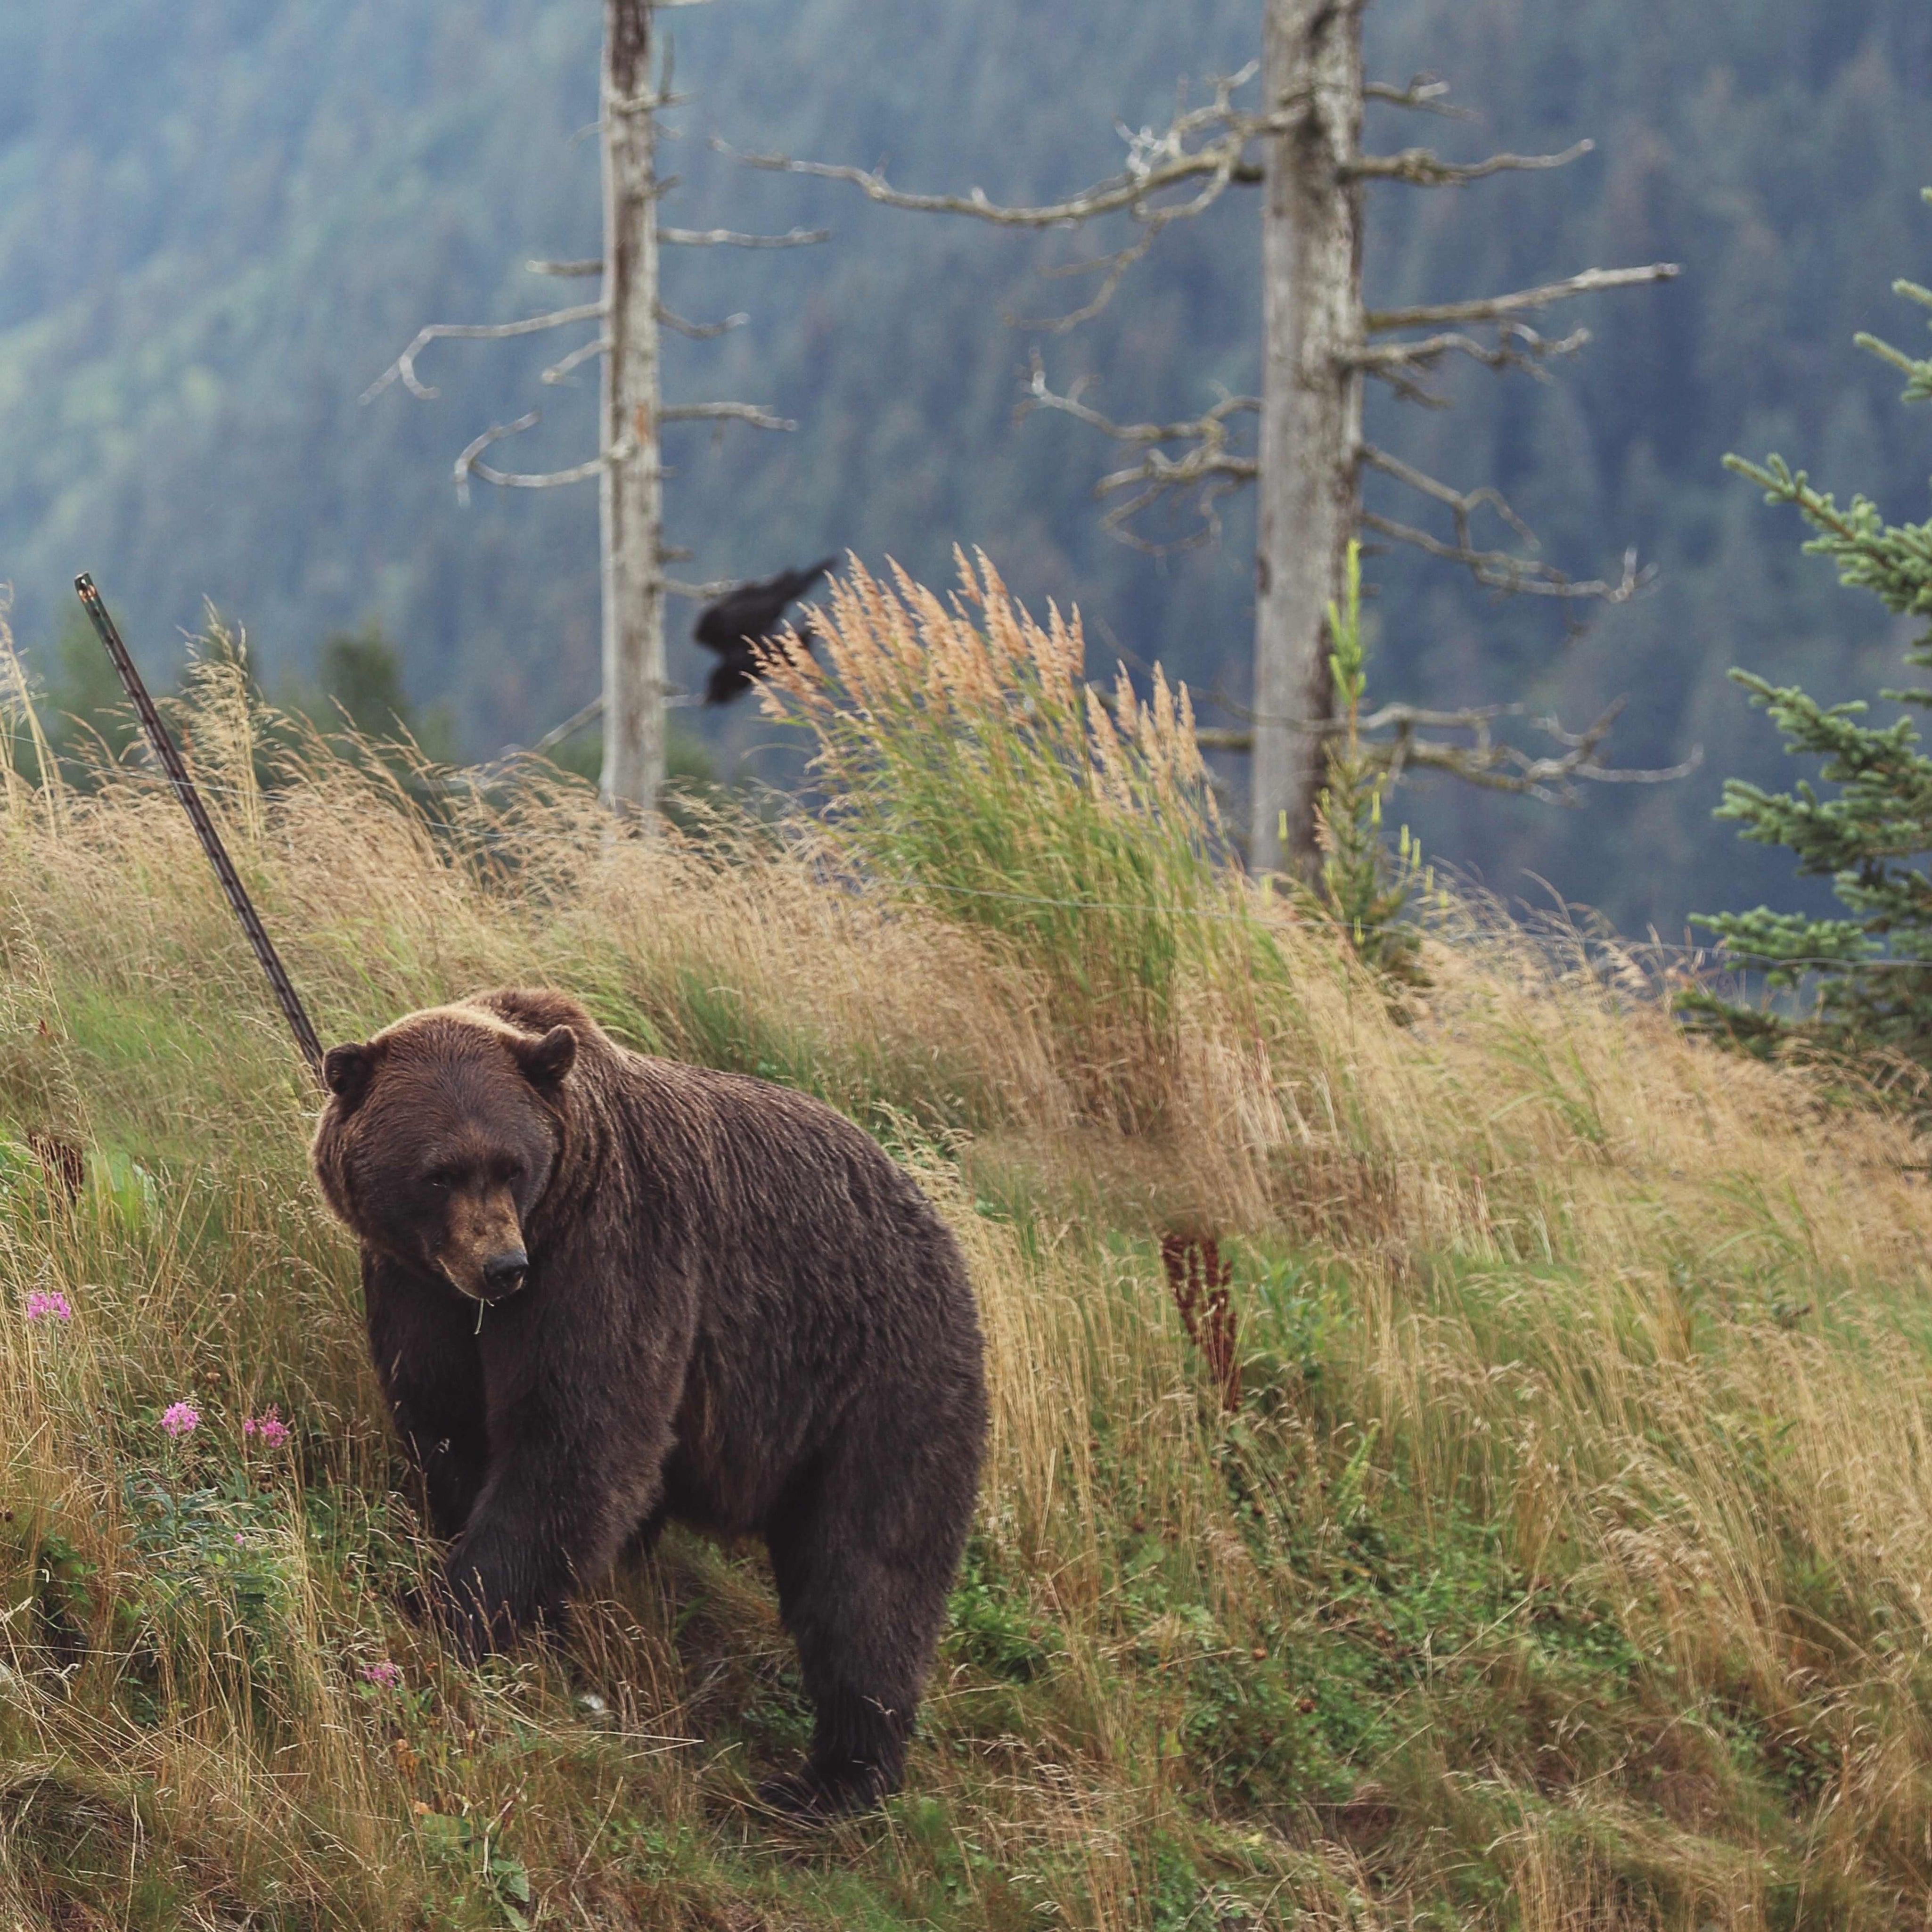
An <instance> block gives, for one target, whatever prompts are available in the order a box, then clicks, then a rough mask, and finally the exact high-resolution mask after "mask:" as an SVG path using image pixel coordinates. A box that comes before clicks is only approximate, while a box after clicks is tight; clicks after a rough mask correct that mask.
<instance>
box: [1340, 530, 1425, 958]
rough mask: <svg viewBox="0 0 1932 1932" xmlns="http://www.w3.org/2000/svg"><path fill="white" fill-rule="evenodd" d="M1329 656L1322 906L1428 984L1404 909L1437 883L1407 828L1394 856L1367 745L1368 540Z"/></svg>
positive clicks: (1356, 552)
mask: <svg viewBox="0 0 1932 1932" xmlns="http://www.w3.org/2000/svg"><path fill="white" fill-rule="evenodd" d="M1328 634H1329V637H1330V639H1331V641H1332V642H1333V643H1334V649H1333V650H1332V651H1331V652H1330V654H1329V658H1328V666H1329V670H1330V671H1331V673H1332V674H1333V676H1334V680H1335V691H1336V694H1337V697H1340V700H1341V701H1342V706H1343V730H1342V731H1341V732H1340V733H1339V734H1338V735H1337V736H1335V737H1334V738H1332V739H1330V740H1329V743H1328V784H1326V785H1325V786H1324V787H1323V788H1322V795H1321V796H1320V798H1319V800H1318V801H1317V802H1316V816H1315V833H1316V842H1317V843H1318V844H1319V846H1320V847H1321V850H1322V871H1321V874H1320V880H1319V889H1320V893H1321V897H1322V902H1323V904H1325V906H1326V907H1327V908H1328V911H1329V913H1330V914H1331V916H1333V918H1334V920H1335V922H1336V924H1337V926H1340V928H1341V929H1342V930H1343V932H1344V933H1345V934H1346V935H1347V936H1348V939H1349V944H1351V945H1352V946H1353V947H1354V948H1355V951H1356V953H1358V955H1359V956H1360V957H1361V959H1362V961H1363V962H1364V964H1365V965H1368V966H1369V967H1370V968H1373V970H1374V971H1376V972H1377V973H1379V974H1381V975H1382V977H1384V978H1385V979H1386V980H1390V981H1391V982H1393V983H1394V984H1396V985H1398V986H1427V984H1428V983H1429V981H1428V976H1427V974H1425V973H1424V971H1423V970H1422V962H1421V952H1422V938H1421V934H1420V933H1419V932H1418V931H1417V930H1416V929H1415V926H1412V925H1411V924H1409V923H1408V922H1406V919H1405V918H1404V914H1405V913H1406V912H1407V911H1408V910H1409V904H1410V902H1411V901H1412V900H1413V899H1414V898H1415V895H1416V893H1417V892H1418V890H1419V889H1427V886H1429V885H1430V884H1431V883H1433V881H1432V880H1430V879H1429V877H1428V876H1427V872H1426V871H1425V869H1424V865H1423V863H1422V846H1421V841H1419V840H1418V839H1415V838H1412V837H1411V836H1410V834H1409V827H1408V826H1406V825H1405V826H1403V828H1402V839H1401V843H1400V845H1399V847H1397V851H1396V853H1395V856H1394V857H1393V859H1392V858H1391V856H1390V853H1389V849H1388V841H1387V840H1386V839H1385V837H1384V836H1383V832H1382V799H1383V796H1384V795H1385V793H1387V791H1388V788H1389V785H1390V783H1391V780H1390V776H1389V771H1388V766H1387V765H1386V764H1385V763H1381V762H1379V761H1378V760H1376V759H1375V758H1374V757H1372V756H1371V755H1370V753H1369V752H1368V751H1366V750H1365V749H1364V747H1363V744H1362V737H1361V715H1362V697H1363V694H1364V692H1365V691H1367V689H1368V683H1369V679H1368V669H1367V663H1368V658H1367V649H1366V647H1365V646H1364V644H1363V642H1362V556H1361V545H1360V544H1358V543H1355V542H1353V541H1351V543H1350V544H1349V567H1348V601H1347V604H1346V607H1344V608H1341V609H1337V607H1336V606H1335V605H1334V604H1330V605H1329V607H1328Z"/></svg>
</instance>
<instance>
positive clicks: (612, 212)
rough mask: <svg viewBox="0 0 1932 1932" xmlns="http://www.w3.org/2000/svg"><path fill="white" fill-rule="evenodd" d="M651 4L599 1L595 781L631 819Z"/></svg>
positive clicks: (649, 394)
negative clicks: (599, 758) (599, 678)
mask: <svg viewBox="0 0 1932 1932" xmlns="http://www.w3.org/2000/svg"><path fill="white" fill-rule="evenodd" d="M652 14H653V7H652V4H651V0H604V86H603V154H604V335H605V339H606V341H607V345H608V346H607V349H606V350H605V353H604V374H603V404H602V416H601V430H600V437H601V455H602V458H603V466H602V469H601V475H600V477H599V481H598V521H599V526H600V531H601V538H602V543H601V550H602V563H603V603H604V612H603V620H604V776H603V790H604V799H605V802H607V803H608V804H609V805H611V806H612V807H613V808H614V809H615V810H616V811H618V812H619V813H620V814H623V815H625V816H628V817H638V818H643V817H646V816H647V815H648V814H649V813H650V812H651V811H652V809H653V808H655V805H656V803H657V798H658V790H659V788H660V787H661V785H662V784H663V783H664V472H663V464H662V462H661V455H660V446H659V426H660V423H661V410H660V406H659V395H658V232H657V215H658V210H657V202H658V184H657V170H656V125H655V113H656V107H657V101H656V97H655V92H654V91H653V86H654V84H653V82H652V75H651V57H652V24H653V21H652Z"/></svg>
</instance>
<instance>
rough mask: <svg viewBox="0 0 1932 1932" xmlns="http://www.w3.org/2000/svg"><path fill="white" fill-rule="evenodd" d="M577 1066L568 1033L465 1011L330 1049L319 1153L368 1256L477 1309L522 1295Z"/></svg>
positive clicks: (330, 1193)
mask: <svg viewBox="0 0 1932 1932" xmlns="http://www.w3.org/2000/svg"><path fill="white" fill-rule="evenodd" d="M576 1058H577V1035H576V1034H575V1033H574V1031H572V1030H571V1028H569V1027H568V1026H563V1025H559V1026H553V1027H551V1028H550V1029H549V1030H548V1031H547V1032H544V1033H541V1034H538V1033H529V1032H525V1031H520V1029H518V1028H515V1027H514V1026H511V1025H507V1024H505V1022H502V1020H500V1019H498V1018H496V1016H494V1015H493V1014H490V1013H484V1012H482V1011H479V1010H477V1009H475V1008H473V1007H436V1008H433V1009H431V1010H430V1011H428V1012H427V1013H412V1014H410V1015H409V1016H407V1018H406V1019H401V1020H398V1022H396V1023H395V1025H393V1026H391V1027H388V1028H385V1029H384V1030H383V1031H382V1032H381V1033H379V1034H377V1035H376V1037H374V1039H373V1040H365V1041H364V1042H362V1043H360V1044H359V1045H355V1046H338V1047H335V1048H333V1049H331V1050H330V1052H329V1054H328V1055H327V1056H326V1058H325V1059H324V1061H323V1079H324V1080H325V1081H326V1083H327V1085H328V1088H329V1104H328V1105H327V1106H326V1107H325V1108H324V1109H323V1114H322V1119H321V1121H320V1124H319V1125H318V1126H317V1129H316V1135H315V1143H314V1149H313V1155H314V1162H315V1172H316V1177H317V1179H318V1180H319V1181H320V1182H321V1184H322V1190H323V1193H324V1194H325V1195H326V1196H327V1197H328V1200H329V1205H330V1206H331V1207H332V1208H334V1209H335V1212H336V1213H337V1214H338V1215H340V1216H341V1218H342V1220H344V1222H345V1223H347V1225H348V1226H349V1227H350V1229H351V1231H352V1232H353V1233H354V1234H355V1235H356V1237H357V1238H358V1239H359V1240H360V1241H362V1243H363V1244H364V1245H365V1247H368V1248H371V1249H374V1250H376V1251H377V1253H382V1254H385V1255H387V1256H390V1257H391V1258H392V1259H395V1260H397V1261H399V1262H403V1263H404V1264H405V1265H409V1266H412V1267H414V1268H419V1269H421V1270H422V1271H424V1272H425V1273H426V1274H432V1275H440V1276H441V1277H443V1280H446V1281H447V1282H448V1283H449V1284H450V1285H451V1286H452V1287H453V1288H455V1289H456V1290H457V1291H458V1292H459V1293H460V1294H463V1295H467V1296H469V1298H471V1299H472V1301H500V1300H502V1298H503V1297H505V1295H514V1293H515V1292H517V1289H520V1288H521V1287H522V1286H523V1282H524V1279H525V1277H526V1274H528V1272H529V1266H530V1258H529V1250H528V1248H527V1247H526V1229H528V1227H529V1222H530V1217H531V1215H532V1212H533V1211H535V1208H536V1206H537V1204H538V1202H540V1201H541V1199H543V1195H544V1189H545V1188H546V1187H547V1186H548V1185H549V1183H550V1176H551V1175H552V1174H553V1172H554V1171H555V1169H556V1163H557V1160H558V1157H559V1153H560V1151H561V1150H562V1145H563V1136H564V1127H565V1115H564V1110H563V1106H562V1097H563V1089H564V1085H565V1081H566V1080H567V1079H568V1076H569V1073H570V1070H571V1067H572V1065H573V1064H574V1062H575V1061H576Z"/></svg>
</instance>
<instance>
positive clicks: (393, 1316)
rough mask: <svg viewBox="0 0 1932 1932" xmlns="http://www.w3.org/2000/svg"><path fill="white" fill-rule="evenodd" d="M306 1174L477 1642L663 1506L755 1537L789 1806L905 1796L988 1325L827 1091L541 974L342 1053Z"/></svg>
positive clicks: (967, 1464) (885, 1165)
mask: <svg viewBox="0 0 1932 1932" xmlns="http://www.w3.org/2000/svg"><path fill="white" fill-rule="evenodd" d="M326 1078H327V1081H328V1084H329V1088H330V1090H331V1098H330V1100H329V1103H328V1105H327V1106H326V1108H325V1109H324V1110H323V1115H322V1119H321V1122H320V1126H319V1127H318V1128H317V1132H316V1136H315V1145H314V1160H315V1170H316V1173H317V1177H318V1178H319V1179H320V1181H321V1184H322V1187H323V1192H324V1193H325V1194H326V1196H327V1197H328V1199H329V1205H330V1206H331V1207H332V1208H334V1209H335V1212H336V1213H337V1214H338V1215H340V1216H341V1218H342V1220H344V1222H345V1223H347V1225H348V1226H349V1227H350V1229H351V1230H352V1231H353V1232H354V1234H355V1235H356V1238H357V1240H358V1241H359V1243H360V1244H361V1246H362V1284H363V1292H364V1296H365V1301H366V1304H367V1310H368V1326H369V1345H370V1348H371V1351H372V1352H373V1355H374V1361H375V1366H376V1370H377V1374H378V1376H380V1379H381V1382H382V1385H383V1391H384V1394H386V1397H387V1398H388V1400H389V1407H390V1411H391V1413H392V1415H393V1416H394V1418H395V1424H396V1427H397V1429H398V1431H399V1432H400V1433H401V1436H402V1438H403V1440H404V1442H405V1443H406V1444H407V1445H408V1448H409V1450H410V1454H412V1456H413V1457H414V1458H415V1459H416V1463H418V1465H419V1467H420V1468H421V1469H422V1474H423V1477H424V1478H425V1490H426V1493H427V1496H428V1502H429V1506H430V1509H431V1514H432V1517H433V1520H434V1524H435V1527H436V1529H437V1532H438V1533H439V1534H440V1535H444V1536H446V1537H452V1538H455V1542H454V1544H453V1546H452V1548H451V1550H450V1551H449V1557H448V1560H447V1563H446V1570H445V1577H446V1585H447V1590H448V1602H447V1605H446V1607H447V1609H448V1610H449V1613H451V1614H452V1615H453V1616H455V1618H456V1619H458V1622H459V1627H460V1628H463V1629H464V1630H465V1631H466V1634H467V1635H468V1636H469V1638H470V1640H472V1642H475V1643H479V1644H487V1643H493V1642H496V1641H500V1640H502V1639H504V1638H505V1637H507V1636H508V1634H510V1633H511V1631H514V1629H515V1628H517V1627H518V1626H519V1625H526V1624H527V1623H529V1622H531V1621H532V1620H533V1619H538V1618H548V1619H556V1617H558V1616H559V1615H560V1614H561V1613H562V1610H563V1609H564V1607H565V1604H566V1602H567V1600H568V1598H569V1597H570V1595H571V1593H572V1592H574V1590H576V1589H578V1588H579V1587H580V1586H586V1585H589V1584H592V1583H595V1581H596V1580H597V1579H598V1577H600V1576H601V1574H603V1573H604V1571H606V1570H607V1568H608V1567H609V1566H610V1564H611V1562H613V1559H615V1558H616V1556H618V1554H619V1552H620V1551H622V1550H623V1549H624V1548H625V1546H626V1544H629V1543H631V1541H633V1539H637V1540H639V1541H641V1543H642V1544H643V1545H644V1546H645V1547H648V1545H649V1542H650V1541H651V1540H652V1538H653V1537H654V1536H655V1533H656V1532H657V1530H658V1529H659V1528H660V1527H661V1526H662V1524H663V1523H664V1520H665V1519H666V1518H667V1517H677V1518H678V1519H679V1520H680V1521H683V1522H688V1523H694V1524H697V1525H699V1526H702V1527H703V1528H706V1529H711V1530H714V1531H718V1532H727V1533H730V1532H753V1531H755V1532H757V1534H758V1535H761V1536H762V1537H763V1538H764V1540H765V1542H766V1546H767V1547H768V1548H769V1550H770V1553H771V1562H772V1572H773V1574H774V1575H775V1577H776V1579H777V1583H778V1602H779V1607H780V1610H781V1613H782V1615H783V1616H784V1622H785V1625H786V1628H787V1629H788V1630H789V1631H790V1632H791V1634H792V1637H793V1639H794V1640H795V1641H796V1643H797V1646H798V1650H799V1661H800V1662H801V1664H802V1666H803V1670H804V1676H805V1686H806V1688H807V1690H808V1692H809V1693H810V1694H811V1699H812V1702H813V1703H814V1706H815V1708H816V1711H817V1727H816V1729H815V1731H814V1736H813V1742H812V1747H811V1758H810V1760H809V1763H808V1767H807V1769H806V1772H805V1775H804V1777H803V1778H799V1779H795V1780H793V1781H790V1783H789V1785H788V1787H787V1790H785V1791H784V1793H781V1794H778V1795H780V1796H783V1797H784V1798H786V1799H788V1801H789V1802H792V1803H793V1804H795V1805H799V1806H800V1807H802V1808H810V1809H814V1810H821V1811H836V1810H842V1809H850V1808H855V1807H858V1806H862V1805H865V1804H868V1803H869V1802H871V1801H873V1800H874V1799H876V1798H877V1797H878V1796H880V1795H881V1794H883V1793H885V1792H886V1791H889V1790H892V1788H893V1787H895V1785H896V1784H897V1782H898V1778H899V1776H900V1774H901V1769H902V1766H903V1763H904V1754H905V1745H906V1739H907V1733H908V1732H909V1730H910V1727H911V1724H912V1718H913V1711H914V1709H915V1707H916V1704H917V1703H918V1700H919V1692H920V1689H921V1687H922V1684H923V1682H924V1680H925V1677H926V1672H927V1670H928V1668H929V1666H930V1664H931V1661H932V1651H933V1646H934V1643H935V1640H936V1639H937V1637H938V1632H939V1628H940V1625H941V1620H942V1619H943V1617H944V1612H945V1605H946V1598H947V1592H948V1590H949V1589H950V1587H951V1585H952V1582H953V1576H954V1574H955V1572H956V1569H957V1568H958V1565H959V1556H960V1551H961V1549H962V1545H963V1544H964V1542H965V1536H966V1531H967V1526H968V1520H969V1519H970V1517H971V1514H972V1510H973V1503H974V1493H975V1490H976V1487H977V1481H978V1475H979V1468H980V1454H981V1450H982V1447H983V1441H984V1438H985V1434H986V1386H985V1380H984V1375H983V1367H982V1353H983V1350H982V1343H981V1339H980V1328H979V1324H978V1321H977V1316H976V1315H975V1313H974V1304H973V1298H972V1292H971V1288H970V1286H969V1285H968V1281H967V1278H966V1271H965V1266H964V1264H963V1263H962V1260H961V1258H960V1255H959V1249H958V1247H957V1246H956V1244H955V1243H954V1241H953V1238H952V1236H951V1235H950V1233H949V1232H948V1231H947V1229H946V1227H945V1226H944V1224H943V1223H941V1220H940V1219H939V1217H938V1215H937V1214H935V1212H934V1211H933V1210H932V1207H931V1206H930V1205H929V1203H928V1202H927V1201H926V1199H925V1197H924V1196H922V1194H921V1193H919V1190H918V1189H917V1188H916V1187H915V1186H914V1185H913V1183H912V1181H911V1180H910V1178H908V1177H907V1175H905V1173H904V1172H903V1171H902V1170H901V1169H900V1168H898V1166H896V1165H895V1164H894V1163H893V1162H892V1161H891V1160H889V1159H888V1158H887V1157H886V1155H885V1154H883V1153H882V1152H881V1151H880V1149H879V1148H877V1146H876V1145H874V1143H873V1142H871V1140H869V1139H868V1138H867V1137H866V1136H865V1135H864V1134H862V1133H860V1132H859V1130H858V1129H857V1128H856V1127H853V1125H852V1124H850V1122H849V1121H846V1120H845V1119H844V1118H842V1117H841V1116H840V1115H838V1114H835V1113H834V1112H832V1109H830V1108H829V1107H826V1106H823V1105H821V1104H820V1103H819V1102H817V1101H816V1100H811V1099H808V1098H807V1097H805V1096H804V1095H802V1094H796V1093H794V1092H792V1091H789V1090H787V1089H786V1088H781V1087H775V1086H772V1085H769V1084H767V1083H766V1082H763V1081H760V1080H752V1079H745V1078H744V1077H742V1076H739V1075H735V1074H727V1073H713V1072H711V1071H709V1070H705V1069H703V1068H700V1067H687V1066H683V1065H680V1064H676V1063H674V1062H671V1061H662V1060H652V1059H646V1058H643V1056H642V1055H638V1054H634V1053H631V1052H628V1051H626V1050H625V1049H624V1048H622V1047H620V1046H618V1045H616V1043H615V1042H613V1040H610V1038H609V1037H608V1036H607V1035H606V1034H604V1032H603V1031H601V1029H600V1028H598V1026H597V1025H595V1023H594V1022H592V1020H591V1019H590V1017H589V1015H588V1014H586V1013H585V1012H584V1011H583V1008H582V1007H580V1006H578V1005H577V1004H575V1003H574V1001H571V1000H569V999H568V998H565V997H563V996H562V995H559V994H556V993H552V992H514V991H506V992H493V993H488V994H484V995H478V996H477V997H476V998H472V999H469V1000H466V1001H461V1002H460V1003H458V1004H455V1005H453V1006H448V1007H436V1008H434V1009H432V1010H429V1011H428V1012H424V1013H413V1014H411V1015H410V1016H408V1017H407V1018H406V1019H401V1020H398V1022H396V1023H395V1025H393V1026H391V1027H389V1028H387V1029H386V1030H385V1031H383V1032H382V1033H380V1034H377V1036H376V1037H374V1039H373V1040H369V1041H368V1042H367V1043H365V1044H363V1045H360V1046H341V1047H338V1048H336V1049H334V1051H333V1052H331V1053H330V1054H329V1056H328V1059H327V1062H326Z"/></svg>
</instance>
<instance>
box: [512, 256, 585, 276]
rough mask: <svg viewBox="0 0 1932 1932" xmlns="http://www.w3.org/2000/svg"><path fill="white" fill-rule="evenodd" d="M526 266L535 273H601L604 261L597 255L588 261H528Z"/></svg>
mask: <svg viewBox="0 0 1932 1932" xmlns="http://www.w3.org/2000/svg"><path fill="white" fill-rule="evenodd" d="M523 266H524V267H525V268H526V269H528V270H529V272H530V273H531V274H532V275H601V274H602V273H603V272H604V264H603V263H602V262H601V260H599V259H598V257H595V256H592V257H591V258H590V260H588V261H587V262H526V263H524V264H523Z"/></svg>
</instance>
